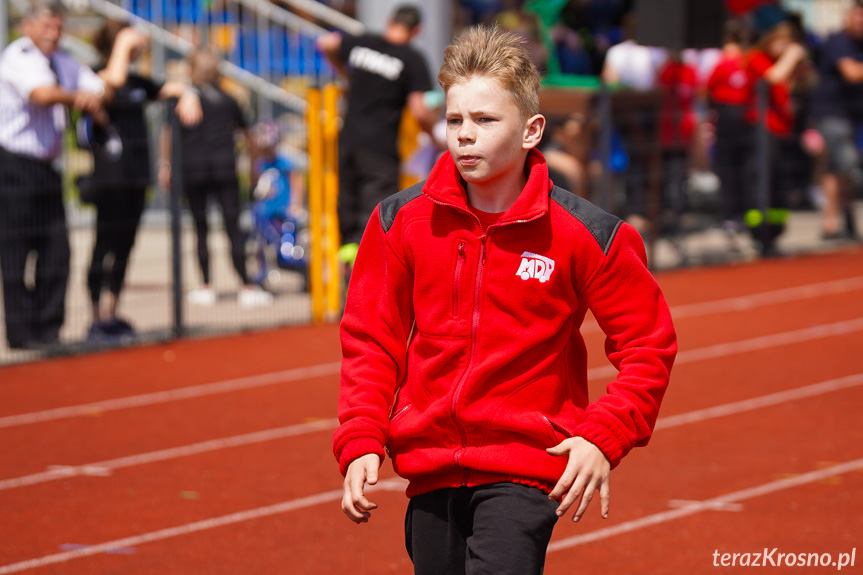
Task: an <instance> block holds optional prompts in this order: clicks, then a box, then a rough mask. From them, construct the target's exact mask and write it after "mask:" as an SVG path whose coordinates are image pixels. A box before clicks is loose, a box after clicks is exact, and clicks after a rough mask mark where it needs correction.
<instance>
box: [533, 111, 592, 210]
mask: <svg viewBox="0 0 863 575" xmlns="http://www.w3.org/2000/svg"><path fill="white" fill-rule="evenodd" d="M591 127H592V126H591V125H590V124H589V123H588V119H587V117H586V116H585V115H584V114H582V113H581V112H573V113H572V114H569V115H568V116H566V117H565V118H563V119H550V120H549V126H548V128H549V129H547V130H546V133H545V134H543V141H542V143H541V144H540V148H539V149H540V151H541V152H542V155H543V156H545V161H546V163H547V164H548V171H549V175H550V177H551V179H552V181H554V183H555V184H557V185H559V186H560V187H562V188H564V189H566V190H568V191H570V192H572V193H574V194H577V195H579V196H581V197H582V198H585V199H590V192H591V189H590V176H589V174H588V163H589V161H590V149H591V147H592V145H593V143H594V142H593V139H592V138H593V133H592V132H593V131H592V129H591Z"/></svg>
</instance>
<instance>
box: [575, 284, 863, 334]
mask: <svg viewBox="0 0 863 575" xmlns="http://www.w3.org/2000/svg"><path fill="white" fill-rule="evenodd" d="M860 289H863V276H856V277H851V278H844V279H838V280H832V281H826V282H820V283H814V284H806V285H802V286H796V287H790V288H784V289H778V290H773V291H766V292H761V293H756V294H752V295H744V296H738V297H732V298H728V299H719V300H713V301H705V302H699V303H690V304H685V305H678V306H673V307H672V308H671V317H672V318H674V319H675V320H678V319H683V318H690V317H701V316H705V315H712V314H718V313H723V312H730V311H745V310H749V309H753V308H756V307H763V306H768V305H776V304H780V303H788V302H793V301H799V300H804V299H814V298H818V297H824V296H828V295H835V294H840V293H848V292H852V291H857V290H860ZM595 331H599V325H598V324H597V323H596V320H593V321H589V322H586V323H585V324H584V325H583V326H582V332H583V333H590V332H595Z"/></svg>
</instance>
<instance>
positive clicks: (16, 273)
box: [0, 148, 70, 347]
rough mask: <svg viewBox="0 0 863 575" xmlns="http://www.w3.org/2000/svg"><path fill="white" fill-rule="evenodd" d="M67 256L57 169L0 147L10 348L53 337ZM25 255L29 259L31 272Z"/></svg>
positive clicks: (61, 311) (0, 257) (0, 234)
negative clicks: (33, 262) (27, 271)
mask: <svg viewBox="0 0 863 575" xmlns="http://www.w3.org/2000/svg"><path fill="white" fill-rule="evenodd" d="M69 256H70V252H69V237H68V234H67V231H66V210H65V207H64V205H63V185H62V181H61V178H60V174H58V173H57V172H56V171H54V169H53V168H52V167H51V165H50V164H49V163H47V162H42V161H38V160H33V159H30V158H25V157H22V156H18V155H16V154H12V153H10V152H8V151H6V150H4V149H2V148H0V274H2V276H3V301H4V310H5V319H6V339H7V340H8V341H9V345H10V346H11V347H23V346H25V345H26V344H28V343H34V342H39V343H53V342H56V341H57V340H58V338H59V333H60V327H61V326H62V325H63V319H64V316H65V312H66V307H65V299H66V285H67V284H68V281H69ZM28 258H33V259H35V269H34V274H33V276H32V277H27V276H28V274H27V273H26V270H27V267H28V266H27V261H28ZM31 261H32V260H31Z"/></svg>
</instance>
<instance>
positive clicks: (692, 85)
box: [657, 50, 699, 228]
mask: <svg viewBox="0 0 863 575" xmlns="http://www.w3.org/2000/svg"><path fill="white" fill-rule="evenodd" d="M657 84H658V85H659V88H660V90H661V91H662V107H661V109H660V111H659V144H660V146H661V148H662V181H663V186H662V188H663V204H664V205H665V206H666V208H667V211H668V215H669V216H670V218H667V220H666V221H667V222H668V223H671V222H675V223H674V224H673V226H672V227H673V228H677V225H676V222H677V221H678V219H679V216H680V215H682V213H683V211H684V210H685V209H686V198H685V194H686V181H687V172H688V169H689V156H690V150H691V148H692V142H693V133H694V132H695V127H696V124H697V121H698V118H697V116H696V114H695V98H696V92H697V90H698V87H699V86H698V69H697V68H696V67H695V66H694V65H692V64H689V63H687V62H685V61H684V60H683V54H682V53H681V52H680V51H677V50H670V51H669V52H668V58H667V59H666V60H665V63H664V64H663V65H662V67H661V68H660V69H659V72H658V75H657Z"/></svg>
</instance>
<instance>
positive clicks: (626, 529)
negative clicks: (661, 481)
mask: <svg viewBox="0 0 863 575" xmlns="http://www.w3.org/2000/svg"><path fill="white" fill-rule="evenodd" d="M861 469H863V458H861V459H854V460H853V461H846V462H845V463H840V464H838V465H834V466H832V467H827V468H825V469H819V470H816V471H810V472H809V473H803V474H801V475H796V476H794V477H788V478H785V479H778V480H776V481H771V482H769V483H763V484H761V485H756V486H754V487H750V488H748V489H741V490H740V491H734V492H732V493H727V494H725V495H720V496H718V497H714V498H712V499H708V500H706V501H695V502H692V503H691V504H689V505H686V506H684V507H680V508H678V509H670V510H668V511H660V512H659V513H654V514H653V515H647V516H645V517H640V518H638V519H633V520H631V521H626V522H624V523H620V524H619V525H613V526H611V527H606V528H605V529H597V530H596V531H591V532H589V533H584V534H583V535H576V536H574V537H567V538H566V539H560V540H558V541H553V542H552V543H551V544H550V545H549V546H548V552H549V553H552V552H554V551H560V550H562V549H569V548H570V547H576V546H578V545H584V544H586V543H593V542H594V541H600V540H602V539H607V538H609V537H614V536H616V535H622V534H624V533H631V532H632V531H638V530H640V529H644V528H646V527H651V526H653V525H659V524H661V523H667V522H669V521H673V520H675V519H680V518H681V517H687V516H689V515H695V514H696V513H701V512H702V511H710V510H713V509H716V508H717V507H721V506H727V505H731V504H735V503H739V502H741V501H746V500H748V499H753V498H755V497H759V496H762V495H769V494H771V493H776V492H777V491H783V490H785V489H791V488H794V487H800V486H802V485H807V484H809V483H815V482H817V481H822V480H824V479H828V478H830V477H835V476H837V475H844V474H846V473H850V472H852V471H859V470H861Z"/></svg>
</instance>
